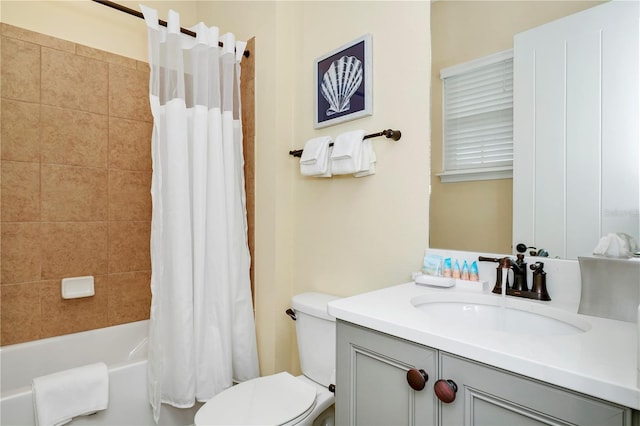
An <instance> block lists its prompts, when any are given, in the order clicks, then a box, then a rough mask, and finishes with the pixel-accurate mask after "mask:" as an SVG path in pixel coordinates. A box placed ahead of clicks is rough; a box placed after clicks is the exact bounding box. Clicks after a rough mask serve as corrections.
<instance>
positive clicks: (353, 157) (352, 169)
mask: <svg viewBox="0 0 640 426" xmlns="http://www.w3.org/2000/svg"><path fill="white" fill-rule="evenodd" d="M363 137H364V130H354V131H351V132H346V133H342V134H340V135H338V136H337V137H336V140H335V142H334V143H333V152H332V153H331V173H333V174H334V175H347V174H352V173H356V172H358V171H359V170H360V167H361V164H360V163H361V161H362V159H361V156H362V138H363Z"/></svg>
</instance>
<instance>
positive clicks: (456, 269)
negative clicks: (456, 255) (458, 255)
mask: <svg viewBox="0 0 640 426" xmlns="http://www.w3.org/2000/svg"><path fill="white" fill-rule="evenodd" d="M451 276H452V277H453V278H460V263H458V259H456V263H455V264H454V265H453V273H452V274H451Z"/></svg>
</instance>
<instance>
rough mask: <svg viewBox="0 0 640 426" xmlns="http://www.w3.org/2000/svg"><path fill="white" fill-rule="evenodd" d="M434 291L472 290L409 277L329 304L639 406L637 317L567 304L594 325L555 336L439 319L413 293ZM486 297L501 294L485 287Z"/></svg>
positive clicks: (463, 352) (360, 318) (352, 317)
mask: <svg viewBox="0 0 640 426" xmlns="http://www.w3.org/2000/svg"><path fill="white" fill-rule="evenodd" d="M437 292H439V293H440V294H455V295H456V296H461V295H463V294H462V293H465V294H469V296H470V297H473V294H474V293H466V292H465V290H462V289H459V288H457V287H452V288H431V287H426V286H421V285H416V284H414V283H413V282H411V283H406V284H401V285H397V286H393V287H388V288H385V289H382V290H377V291H372V292H369V293H364V294H360V295H356V296H352V297H348V298H344V299H339V300H336V301H333V302H330V303H329V308H328V311H329V313H330V314H331V315H333V316H334V317H336V318H338V319H341V320H344V321H348V322H351V323H354V324H357V325H361V326H363V327H367V328H371V329H373V330H377V331H380V332H383V333H387V334H390V335H393V336H397V337H400V338H403V339H406V340H409V341H412V342H416V343H419V344H423V345H426V346H429V347H432V348H435V349H439V350H442V351H445V352H449V353H453V354H457V355H460V356H463V357H465V358H469V359H473V360H476V361H479V362H482V363H485V364H488V365H492V366H495V367H498V368H502V369H504V370H507V371H511V372H514V373H518V374H522V375H524V376H528V377H531V378H534V379H538V380H541V381H543V382H547V383H551V384H554V385H557V386H561V387H564V388H567V389H571V390H574V391H577V392H581V393H584V394H587V395H591V396H594V397H597V398H601V399H604V400H607V401H610V402H614V403H617V404H620V405H623V406H626V407H631V408H634V409H640V389H638V386H637V382H638V369H637V357H638V355H637V354H638V350H637V344H638V343H637V339H638V337H637V336H638V335H637V327H636V325H635V324H633V323H628V322H623V321H615V320H609V319H605V318H599V317H593V316H587V315H580V314H574V313H570V312H567V315H569V316H570V317H572V318H575V319H576V320H577V321H580V322H584V321H586V322H587V323H589V325H590V329H589V330H588V331H585V332H580V333H575V334H567V335H556V336H553V335H544V334H536V333H535V332H532V333H527V332H525V333H523V334H514V333H510V332H504V331H498V330H484V329H482V330H480V329H478V328H465V327H461V326H456V325H451V324H449V325H447V324H442V323H440V322H439V323H437V324H436V323H434V322H433V321H429V319H428V315H427V314H426V313H425V312H422V311H421V310H419V309H417V308H415V307H414V306H413V305H412V304H411V299H413V298H416V297H429V295H433V294H436V293H437ZM475 294H479V293H475ZM481 297H495V298H501V297H503V296H500V295H493V294H491V293H483V295H482V296H481ZM506 300H507V301H510V300H513V301H516V300H517V302H515V303H520V304H521V303H525V302H528V303H529V305H530V306H533V308H534V309H535V308H536V307H540V306H541V305H544V302H535V301H526V300H525V299H521V298H515V297H511V296H507V297H506ZM542 309H544V308H542ZM522 327H526V324H522Z"/></svg>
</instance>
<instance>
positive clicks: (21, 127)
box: [2, 99, 40, 162]
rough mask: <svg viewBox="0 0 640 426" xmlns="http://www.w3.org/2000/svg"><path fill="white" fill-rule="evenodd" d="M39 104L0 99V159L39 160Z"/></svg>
mask: <svg viewBox="0 0 640 426" xmlns="http://www.w3.org/2000/svg"><path fill="white" fill-rule="evenodd" d="M39 126H40V105H39V104H33V103H27V102H19V101H12V100H8V99H3V100H2V159H3V160H13V161H31V162H35V161H40V127H39Z"/></svg>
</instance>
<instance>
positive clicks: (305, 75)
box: [199, 1, 430, 374]
mask: <svg viewBox="0 0 640 426" xmlns="http://www.w3.org/2000/svg"><path fill="white" fill-rule="evenodd" d="M199 11H200V12H202V8H200V9H199ZM207 13H209V14H210V16H211V18H210V19H209V18H205V19H206V20H208V21H213V20H214V19H215V17H220V21H223V22H226V23H228V25H229V28H232V29H233V31H234V32H235V33H236V34H239V35H243V36H244V37H248V36H249V35H252V34H253V35H255V36H256V46H257V47H256V55H258V58H257V59H256V69H257V70H256V89H257V90H256V92H257V114H258V117H257V137H256V151H257V170H256V186H257V187H256V197H257V199H256V209H257V217H256V220H257V223H256V262H257V269H256V297H257V299H256V318H257V323H258V325H257V326H258V331H259V349H260V361H261V371H262V373H263V374H267V373H271V372H274V371H279V370H282V369H293V370H296V369H297V357H296V350H295V338H294V331H293V324H292V323H291V321H290V320H289V319H288V317H286V316H285V315H284V310H285V309H286V308H287V307H288V306H289V301H290V298H291V296H292V295H293V294H296V293H299V292H303V291H321V292H327V293H333V294H337V295H341V296H346V295H352V294H355V293H359V292H364V291H368V290H373V289H377V288H381V287H385V286H388V285H391V284H397V283H401V282H404V281H407V280H408V279H409V277H410V272H411V271H413V270H416V269H417V268H419V266H420V264H421V260H422V253H423V251H424V249H425V247H426V246H427V235H428V217H427V214H428V207H427V206H428V195H427V194H428V183H429V173H428V170H429V131H430V130H429V119H428V117H429V80H428V78H426V76H427V75H428V74H429V50H430V42H429V37H430V35H429V2H427V1H421V2H399V1H393V2H392V1H387V2H375V1H372V2H363V1H352V2H347V1H342V2H311V1H300V2H275V3H274V2H267V3H265V2H253V3H252V2H215V3H213V8H212V9H209V10H208V11H207ZM366 33H370V34H372V38H373V79H374V81H373V99H374V106H373V110H374V112H373V115H372V116H371V117H366V118H362V119H359V120H357V121H353V122H348V123H343V124H341V125H337V126H332V127H328V128H325V129H321V130H314V128H313V61H314V59H315V58H317V57H319V56H321V55H323V54H325V53H327V52H329V51H331V50H333V49H335V48H337V47H339V46H341V45H343V44H345V43H347V42H349V41H351V40H353V39H355V38H357V37H359V36H361V35H363V34H366ZM357 128H362V129H364V130H366V131H367V132H377V131H380V130H382V129H386V128H394V129H400V130H401V131H402V134H403V136H402V139H401V140H400V141H398V142H392V141H389V140H387V139H385V138H379V139H375V140H374V142H373V144H374V149H375V150H376V154H377V157H378V163H377V174H376V175H373V176H369V177H366V178H360V179H356V178H352V177H334V178H332V179H327V180H321V179H313V178H303V177H301V176H300V174H299V171H298V161H297V159H295V158H293V157H290V156H289V155H288V151H289V150H291V149H297V148H302V147H303V145H304V143H305V141H306V140H308V139H309V138H312V137H315V136H318V135H325V134H328V135H332V136H334V137H335V136H336V135H337V134H339V133H340V132H344V131H347V130H351V129H357Z"/></svg>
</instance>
